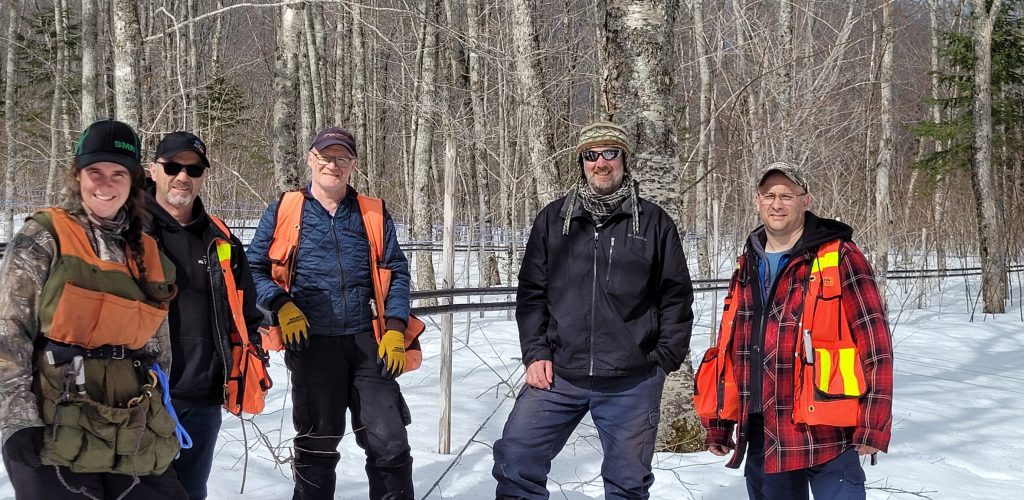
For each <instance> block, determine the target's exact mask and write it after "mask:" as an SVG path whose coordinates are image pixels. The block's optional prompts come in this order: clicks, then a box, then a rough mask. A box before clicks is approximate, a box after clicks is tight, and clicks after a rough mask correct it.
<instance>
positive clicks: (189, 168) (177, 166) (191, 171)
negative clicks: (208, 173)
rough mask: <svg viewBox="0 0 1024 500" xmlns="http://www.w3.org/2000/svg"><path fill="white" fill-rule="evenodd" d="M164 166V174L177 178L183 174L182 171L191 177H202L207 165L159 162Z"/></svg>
mask: <svg viewBox="0 0 1024 500" xmlns="http://www.w3.org/2000/svg"><path fill="white" fill-rule="evenodd" d="M157 163H159V164H161V165H163V166H164V173H165V174H167V175H169V176H171V177H177V176H178V174H180V173H181V171H182V169H184V170H185V173H186V174H187V175H188V176H189V177H202V176H203V172H204V171H205V170H206V165H203V164H202V163H200V164H198V165H185V164H182V163H175V162H173V161H161V162H157Z"/></svg>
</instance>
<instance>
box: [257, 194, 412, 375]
mask: <svg viewBox="0 0 1024 500" xmlns="http://www.w3.org/2000/svg"><path fill="white" fill-rule="evenodd" d="M305 201H306V197H305V195H304V194H303V193H302V192H301V191H286V192H284V193H281V201H280V203H278V206H277V216H276V220H275V225H274V237H273V240H272V241H271V244H270V249H269V251H268V252H267V253H268V257H269V258H270V276H271V278H272V279H273V280H274V282H275V283H277V284H278V286H280V287H281V288H283V289H284V290H285V291H286V292H287V291H290V290H291V285H292V278H293V276H294V274H295V253H296V252H297V251H298V248H299V233H300V232H301V229H302V207H303V204H304V203H305ZM356 201H357V202H358V204H359V212H360V214H361V215H362V217H363V226H365V228H366V237H367V239H368V240H369V243H370V280H371V281H372V282H373V296H374V298H373V301H372V302H371V303H370V310H371V313H372V314H373V320H372V321H371V323H372V324H373V334H374V337H375V338H376V339H377V342H378V343H380V338H381V336H382V335H384V332H385V331H387V327H386V326H385V324H386V320H385V317H384V311H385V307H384V305H385V304H386V300H387V296H388V290H389V288H390V287H391V269H388V268H387V267H385V266H384V201H383V200H381V199H380V198H372V197H370V196H364V195H362V194H359V195H357V196H356ZM425 329H426V325H424V324H423V321H421V320H420V319H419V318H417V317H416V316H413V315H412V314H410V315H409V321H408V322H407V323H406V327H405V332H404V334H405V371H406V372H410V371H413V370H415V369H417V368H419V367H420V365H421V364H422V363H423V351H422V350H421V349H420V345H419V340H418V339H419V336H420V334H421V333H423V331H424V330H425ZM280 335H281V330H280V328H277V327H273V328H271V329H270V334H269V337H270V339H268V341H265V343H264V348H267V349H273V350H281V349H283V344H282V343H281V340H280ZM268 345H269V347H268Z"/></svg>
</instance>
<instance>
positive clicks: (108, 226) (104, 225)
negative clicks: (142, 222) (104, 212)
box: [82, 203, 128, 236]
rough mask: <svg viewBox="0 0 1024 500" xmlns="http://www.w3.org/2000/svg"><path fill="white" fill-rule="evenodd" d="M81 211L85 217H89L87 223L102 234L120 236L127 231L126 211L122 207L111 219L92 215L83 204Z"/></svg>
mask: <svg viewBox="0 0 1024 500" xmlns="http://www.w3.org/2000/svg"><path fill="white" fill-rule="evenodd" d="M82 209H83V210H85V214H86V216H88V217H89V222H90V223H92V225H94V226H96V227H98V228H100V230H102V231H104V232H107V233H110V234H113V235H115V236H120V235H121V233H123V232H124V231H125V230H126V229H128V210H126V209H125V208H124V207H121V209H120V210H118V211H117V213H116V214H114V217H113V218H112V219H104V218H103V217H100V216H98V215H96V214H94V213H93V212H92V210H89V208H88V207H86V206H85V204H84V203H83V204H82Z"/></svg>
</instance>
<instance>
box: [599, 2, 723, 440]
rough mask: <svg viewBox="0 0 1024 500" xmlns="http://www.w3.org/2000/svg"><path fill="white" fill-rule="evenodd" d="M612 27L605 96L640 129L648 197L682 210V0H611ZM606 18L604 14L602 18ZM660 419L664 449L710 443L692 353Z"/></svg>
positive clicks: (671, 382) (670, 384)
mask: <svg viewBox="0 0 1024 500" xmlns="http://www.w3.org/2000/svg"><path fill="white" fill-rule="evenodd" d="M606 5H607V14H606V15H607V17H606V19H604V26H605V27H606V28H607V33H606V37H605V43H606V47H605V49H604V54H605V57H606V62H605V74H606V75H607V78H606V80H605V88H604V92H603V93H604V95H605V100H606V102H608V106H609V113H610V114H611V115H612V121H614V122H616V123H618V124H619V125H622V126H623V127H624V128H625V129H626V131H627V132H629V133H630V134H632V135H633V138H634V142H635V143H636V145H635V147H636V151H635V153H634V157H635V162H636V167H635V169H634V170H633V171H634V172H635V173H636V174H637V178H638V179H639V180H640V183H641V186H643V190H644V193H648V194H646V195H645V196H646V197H647V198H649V199H650V200H651V201H653V202H655V203H657V204H658V205H660V206H661V207H662V208H664V209H665V210H666V211H667V212H668V213H669V214H673V215H675V216H678V215H679V198H678V192H679V191H680V189H679V158H678V142H677V139H676V133H675V127H674V123H673V122H674V119H675V116H676V113H675V105H674V101H673V90H674V88H675V87H674V85H675V84H674V71H675V68H676V59H675V56H676V53H675V52H676V45H675V41H674V38H673V27H674V26H675V16H676V11H677V9H678V4H677V3H676V2H675V1H671V0H670V1H667V2H664V3H657V4H654V3H650V2H645V1H643V0H608V2H607V4H606ZM598 21H599V22H600V20H598ZM661 414H662V418H661V423H660V424H659V425H658V447H659V449H671V450H673V451H696V450H697V449H703V429H702V427H701V425H700V421H699V420H698V419H697V415H696V412H694V410H693V366H692V365H691V364H690V360H689V358H687V359H685V360H684V362H683V367H682V369H681V370H679V371H677V372H675V373H673V374H672V375H671V376H670V377H669V378H668V380H666V382H665V392H664V395H663V396H662V402H661Z"/></svg>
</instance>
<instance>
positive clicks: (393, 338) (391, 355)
mask: <svg viewBox="0 0 1024 500" xmlns="http://www.w3.org/2000/svg"><path fill="white" fill-rule="evenodd" d="M377 356H378V357H380V361H378V363H379V364H380V365H381V369H380V374H381V376H382V377H384V378H386V379H393V378H395V377H397V376H399V375H401V374H402V372H403V371H405V334H404V333H402V332H400V331H398V330H388V331H386V332H384V336H383V337H381V338H380V345H379V346H378V347H377Z"/></svg>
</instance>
